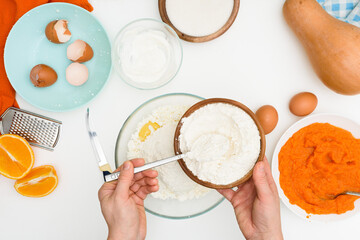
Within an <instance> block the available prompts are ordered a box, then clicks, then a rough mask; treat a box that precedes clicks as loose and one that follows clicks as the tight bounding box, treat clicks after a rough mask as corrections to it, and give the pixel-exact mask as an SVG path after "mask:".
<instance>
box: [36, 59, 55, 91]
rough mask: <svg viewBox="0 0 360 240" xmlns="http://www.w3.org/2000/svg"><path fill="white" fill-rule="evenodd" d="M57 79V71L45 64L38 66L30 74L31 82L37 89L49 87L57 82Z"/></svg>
mask: <svg viewBox="0 0 360 240" xmlns="http://www.w3.org/2000/svg"><path fill="white" fill-rule="evenodd" d="M57 77H58V76H57V74H56V72H55V70H54V69H52V68H51V67H49V66H47V65H45V64H39V65H36V66H35V67H33V68H32V69H31V72H30V80H31V82H32V83H33V84H34V86H35V87H49V86H51V85H53V84H54V83H55V82H56V80H57Z"/></svg>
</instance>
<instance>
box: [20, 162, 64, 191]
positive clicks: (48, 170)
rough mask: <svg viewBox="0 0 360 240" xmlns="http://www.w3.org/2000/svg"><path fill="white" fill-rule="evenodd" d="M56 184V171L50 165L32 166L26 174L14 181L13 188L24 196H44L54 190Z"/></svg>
mask: <svg viewBox="0 0 360 240" xmlns="http://www.w3.org/2000/svg"><path fill="white" fill-rule="evenodd" d="M57 184H58V177H57V174H56V171H55V169H54V167H53V166H51V165H43V166H40V167H36V168H33V169H32V170H31V171H30V172H29V174H28V175H26V176H25V177H24V178H22V179H19V180H17V181H16V182H15V185H14V187H15V189H16V191H17V192H18V193H20V194H21V195H24V196H26V197H44V196H47V195H49V194H50V193H52V192H53V191H54V189H55V188H56V186H57Z"/></svg>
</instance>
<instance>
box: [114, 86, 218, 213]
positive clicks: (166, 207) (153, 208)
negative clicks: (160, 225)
mask: <svg viewBox="0 0 360 240" xmlns="http://www.w3.org/2000/svg"><path fill="white" fill-rule="evenodd" d="M201 100H203V98H201V97H198V96H195V95H191V94H185V93H172V94H166V95H161V96H159V97H156V98H153V99H151V100H149V101H147V102H145V103H143V104H142V105H141V106H140V107H138V108H137V109H136V110H135V111H134V112H133V113H132V114H131V115H130V116H129V117H128V119H127V120H126V121H125V123H124V125H123V127H122V128H121V130H120V132H119V135H118V138H117V142H116V149H115V164H116V167H118V166H120V165H121V164H122V163H123V162H124V161H125V160H127V157H126V155H127V150H128V142H129V140H130V138H131V135H132V134H133V133H134V132H135V131H136V129H137V125H138V123H139V122H140V121H141V120H143V119H144V117H146V116H147V115H149V114H151V113H152V112H153V111H154V110H155V109H156V108H158V107H160V106H163V105H172V104H174V105H175V104H176V105H177V104H189V105H190V106H191V105H193V104H195V103H197V102H199V101H201ZM223 199H224V198H223V197H222V196H221V195H220V194H219V193H218V192H217V191H216V190H210V192H208V193H207V194H205V195H204V196H202V197H200V198H198V199H191V200H186V201H178V200H174V199H172V200H161V199H157V198H153V197H152V196H151V195H149V196H148V197H147V198H146V200H145V209H146V211H147V212H149V213H152V214H154V215H157V216H161V217H164V218H170V219H185V218H191V217H195V216H198V215H201V214H203V213H206V212H208V211H210V210H211V209H213V208H215V207H216V206H217V205H219V204H220V203H221V202H222V201H223Z"/></svg>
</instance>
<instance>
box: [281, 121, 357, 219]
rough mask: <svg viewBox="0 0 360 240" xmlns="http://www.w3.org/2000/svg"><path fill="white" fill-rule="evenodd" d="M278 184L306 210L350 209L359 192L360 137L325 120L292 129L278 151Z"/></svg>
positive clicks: (293, 201)
mask: <svg viewBox="0 0 360 240" xmlns="http://www.w3.org/2000/svg"><path fill="white" fill-rule="evenodd" d="M279 171H280V185H281V188H282V189H283V191H284V193H285V195H286V196H287V197H288V199H289V200H290V203H291V204H296V205H298V206H299V207H301V208H302V209H304V210H305V211H306V212H307V213H312V214H330V213H337V214H341V213H344V212H346V211H350V210H352V209H354V202H355V200H356V199H357V197H354V196H348V195H340V196H339V197H337V198H336V199H333V200H332V199H331V196H332V195H335V194H338V193H341V192H344V191H356V192H360V139H356V138H354V137H353V135H352V134H351V133H350V132H348V131H346V130H344V129H341V128H338V127H335V126H333V125H331V124H328V123H314V124H311V125H309V126H307V127H304V128H302V129H300V130H299V131H298V132H296V133H295V134H294V135H293V136H292V137H291V138H290V139H289V140H288V141H287V142H286V144H285V145H284V146H283V147H282V148H281V151H280V153H279Z"/></svg>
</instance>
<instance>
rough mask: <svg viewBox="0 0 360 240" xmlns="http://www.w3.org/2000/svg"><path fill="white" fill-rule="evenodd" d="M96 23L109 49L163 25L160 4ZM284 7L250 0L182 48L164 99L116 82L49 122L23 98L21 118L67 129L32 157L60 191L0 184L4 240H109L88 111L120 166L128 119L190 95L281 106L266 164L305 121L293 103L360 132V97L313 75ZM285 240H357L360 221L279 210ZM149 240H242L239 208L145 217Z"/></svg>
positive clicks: (141, 4) (148, 2)
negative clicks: (24, 192)
mask: <svg viewBox="0 0 360 240" xmlns="http://www.w3.org/2000/svg"><path fill="white" fill-rule="evenodd" d="M91 3H92V4H93V6H94V8H95V10H94V12H93V14H94V15H95V16H96V17H98V18H99V20H100V21H101V22H102V23H103V25H104V27H105V29H106V30H107V31H108V34H109V36H110V38H111V39H113V38H114V36H115V34H116V33H117V31H118V30H119V29H120V28H122V27H123V26H124V25H125V24H127V23H128V22H130V21H132V20H135V19H138V18H144V17H150V18H156V19H160V16H159V13H158V9H157V0H92V1H91ZM282 4H283V0H272V1H269V0H242V2H241V6H240V11H239V15H238V17H237V19H236V21H235V23H234V24H233V26H232V27H231V28H230V29H229V31H228V32H227V33H225V35H223V36H222V37H220V38H218V39H216V40H214V41H211V42H208V43H202V44H192V43H187V42H184V41H183V42H182V43H183V48H184V61H183V65H182V68H181V70H180V72H179V74H178V76H177V77H176V78H175V79H174V80H173V81H172V82H171V83H170V84H168V85H166V86H165V87H162V88H160V89H157V90H152V91H141V90H137V89H134V88H131V87H129V86H128V85H126V84H125V83H124V82H122V81H121V80H120V79H119V77H118V76H117V75H116V74H115V72H113V73H112V74H111V77H110V79H109V81H108V83H107V84H106V86H105V88H104V89H103V91H102V92H101V93H100V94H99V95H98V96H97V97H96V98H95V100H94V101H92V102H90V103H89V104H88V105H87V106H84V107H82V108H80V109H77V110H75V111H71V112H66V113H52V112H46V111H42V110H39V109H36V108H35V107H33V106H31V105H29V104H28V103H27V102H25V101H24V100H23V99H21V98H20V97H18V98H17V99H18V101H19V104H20V106H21V107H22V108H24V109H28V110H31V111H35V112H37V113H40V114H44V115H47V116H49V117H53V118H55V119H59V120H61V121H63V128H62V132H61V138H60V141H59V144H58V146H57V147H56V149H55V151H54V152H48V151H44V150H40V149H37V148H34V151H35V155H36V162H35V166H38V165H43V164H52V165H54V166H55V168H56V170H57V172H58V175H59V185H58V187H57V189H56V190H55V191H54V192H53V193H52V194H50V195H49V196H47V197H44V198H40V199H34V198H26V197H23V196H21V195H19V194H18V193H17V192H16V191H15V189H14V187H13V184H14V181H13V180H10V179H7V178H5V177H3V176H0V195H1V196H0V239H4V240H9V239H24V238H26V239H36V240H42V239H59V240H60V239H61V240H64V239H67V240H68V239H69V240H71V239H88V240H92V239H105V238H106V236H107V227H106V224H105V221H104V219H103V217H102V215H101V212H100V206H99V202H98V199H97V191H98V189H99V187H100V186H101V184H102V183H103V179H102V174H101V173H100V172H99V170H98V167H97V164H96V160H95V158H94V155H93V152H92V149H91V148H90V142H89V139H88V135H87V132H86V130H85V122H84V116H85V111H86V107H90V108H91V111H92V113H93V121H94V124H95V126H96V130H97V132H98V134H99V138H100V140H101V143H102V145H103V147H104V150H105V153H106V155H107V156H108V159H109V160H110V161H111V163H112V164H113V163H114V148H115V142H116V138H117V134H118V131H119V130H120V128H121V126H122V124H123V122H124V121H125V119H126V117H127V116H128V115H129V114H131V112H132V111H133V110H134V109H135V108H136V107H137V106H139V105H140V104H142V103H143V102H144V101H146V100H148V99H150V98H153V97H156V96H158V95H161V94H165V93H171V92H186V93H193V94H197V95H200V96H203V97H206V98H210V97H226V98H232V99H235V100H238V101H240V102H242V103H244V104H246V105H247V106H248V107H250V108H251V109H252V110H254V111H255V110H256V109H257V108H258V107H260V106H261V105H264V104H272V105H274V106H275V107H276V108H277V110H278V112H279V123H278V126H277V128H276V129H275V131H274V132H273V133H271V134H270V135H268V136H267V137H266V138H267V156H268V157H269V158H271V157H272V153H273V150H274V148H275V144H276V142H277V140H278V139H279V138H280V136H281V134H282V133H283V132H284V131H285V130H286V129H287V128H288V127H289V126H290V125H291V124H293V123H294V122H296V121H297V120H298V119H299V118H297V117H295V116H293V115H291V113H290V112H289V110H288V101H289V99H290V98H291V96H293V95H294V94H295V93H297V92H300V91H312V92H314V93H316V95H317V96H318V99H319V105H318V107H317V109H316V110H315V113H323V112H329V113H337V114H340V115H343V116H345V117H349V118H351V119H354V120H356V121H359V122H360V111H359V103H360V95H359V96H352V97H349V96H342V95H338V94H335V93H333V92H332V91H330V90H329V89H327V88H326V87H325V86H324V85H323V84H322V83H321V82H320V80H319V79H318V78H317V77H316V75H315V73H314V72H313V70H312V68H311V66H310V64H309V61H308V59H307V57H306V55H305V53H304V51H303V49H302V46H301V45H300V43H299V42H298V40H297V39H296V37H295V36H294V34H293V33H292V32H291V30H290V29H289V28H288V26H287V25H286V23H285V21H284V19H283V16H282V11H281V8H282ZM281 217H282V228H283V232H284V236H285V239H291V240H292V239H358V237H356V236H359V234H360V227H359V226H360V225H359V224H360V214H359V215H357V216H355V217H353V218H350V219H348V220H345V221H341V222H333V223H326V224H325V223H316V222H307V221H305V220H303V219H300V218H299V217H297V216H296V215H294V214H293V213H292V212H290V211H289V210H288V209H287V208H286V207H285V206H284V205H283V204H281ZM147 219H148V235H147V239H150V240H162V239H164V240H165V239H166V240H169V239H171V240H176V239H197V240H202V239H207V240H211V239H226V240H235V239H243V236H242V234H241V232H240V231H239V229H238V226H237V224H236V221H235V217H234V214H233V210H232V207H231V205H230V204H229V203H228V202H226V201H224V202H223V203H222V204H220V205H219V206H218V207H217V208H215V209H214V210H212V211H210V212H208V213H206V214H204V215H202V216H199V217H196V218H193V219H186V220H168V219H163V218H160V217H157V216H153V215H151V214H147Z"/></svg>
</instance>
